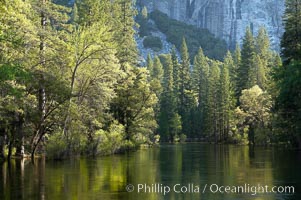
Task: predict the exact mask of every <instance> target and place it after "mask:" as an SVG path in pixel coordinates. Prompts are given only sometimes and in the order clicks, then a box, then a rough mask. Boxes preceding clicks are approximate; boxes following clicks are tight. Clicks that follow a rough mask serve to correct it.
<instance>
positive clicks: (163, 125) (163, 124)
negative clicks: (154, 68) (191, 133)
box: [159, 55, 182, 141]
mask: <svg viewBox="0 0 301 200" xmlns="http://www.w3.org/2000/svg"><path fill="white" fill-rule="evenodd" d="M162 59H164V62H163V63H164V77H163V93H162V96H161V100H160V116H159V133H160V134H161V136H162V138H163V139H164V140H165V141H175V139H176V138H177V137H178V136H179V134H180V133H181V129H182V127H181V126H182V125H181V118H180V116H179V115H178V113H177V104H176V98H175V93H174V91H173V89H174V87H173V64H172V58H171V55H166V56H164V57H163V58H162Z"/></svg>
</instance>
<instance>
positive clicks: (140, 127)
mask: <svg viewBox="0 0 301 200" xmlns="http://www.w3.org/2000/svg"><path fill="white" fill-rule="evenodd" d="M129 72H130V74H129V75H128V77H127V79H126V82H124V84H123V85H118V86H117V89H116V93H117V95H118V96H117V97H116V98H114V99H113V102H112V104H111V111H112V113H113V115H114V117H115V119H117V120H118V122H119V123H120V124H122V125H124V127H125V134H126V136H125V139H126V140H127V141H128V145H138V144H141V143H151V138H152V137H153V133H154V131H155V129H156V128H157V123H156V121H155V112H154V107H155V105H156V104H157V101H158V99H157V97H156V95H155V94H154V92H152V90H151V87H150V84H149V83H148V81H147V78H148V77H147V76H148V75H147V71H146V69H143V68H135V67H133V68H132V69H131V71H129Z"/></svg>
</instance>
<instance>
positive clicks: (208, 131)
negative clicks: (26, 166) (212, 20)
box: [0, 0, 301, 159]
mask: <svg viewBox="0 0 301 200" xmlns="http://www.w3.org/2000/svg"><path fill="white" fill-rule="evenodd" d="M0 1H1V4H0V157H1V159H10V158H11V157H30V156H31V157H32V158H34V157H35V156H36V155H42V154H45V155H46V156H47V157H48V158H52V159H63V158H67V157H70V156H75V155H89V156H95V155H107V154H114V153H119V152H123V151H127V150H130V149H137V148H139V147H140V146H141V145H142V146H152V145H155V144H159V143H160V142H170V143H177V142H185V141H186V142H191V141H202V142H210V143H215V144H219V143H233V144H245V145H246V144H250V145H265V146H266V145H285V146H287V147H290V148H295V147H298V146H299V147H301V101H300V98H301V87H300V85H301V35H300V34H301V21H300V18H301V1H292V0H287V1H286V11H285V15H284V25H285V32H284V35H283V38H282V41H281V44H280V45H281V52H279V53H277V52H275V51H273V50H271V46H270V41H269V36H268V33H267V31H266V30H265V28H264V27H262V28H260V30H259V31H258V32H256V33H254V31H253V30H251V28H249V27H248V28H247V29H246V32H245V36H244V38H243V41H242V45H239V44H237V45H236V48H235V50H233V51H228V52H227V53H226V55H225V56H224V58H222V59H221V58H220V55H221V53H220V52H219V54H218V55H215V56H214V55H212V52H210V53H209V55H208V54H207V53H208V48H207V47H206V49H205V50H204V49H203V48H204V47H202V46H201V43H200V46H199V47H198V49H195V47H192V46H190V45H189V44H191V43H194V44H195V42H193V41H190V40H189V39H190V38H185V37H184V36H185V35H184V33H180V34H183V35H180V37H179V36H177V37H176V38H177V41H176V46H175V47H174V48H173V49H172V50H171V52H170V53H169V54H164V55H157V56H154V57H151V56H150V55H149V56H148V58H147V62H146V64H145V66H141V63H139V53H138V50H137V47H136V42H135V34H136V33H137V30H138V29H139V25H138V24H137V23H136V21H135V18H136V16H139V15H141V12H142V10H143V9H142V10H141V11H140V9H137V8H136V7H135V5H134V2H133V1H132V0H114V1H111V0H101V1H94V0H76V1H75V3H74V5H70V4H68V5H63V4H62V3H61V2H52V1H50V0H30V1H23V0H0ZM144 10H145V9H144ZM156 16H157V17H158V18H159V17H160V16H159V15H156ZM144 17H145V20H147V19H148V18H149V17H153V18H154V16H149V15H147V13H146V14H145V13H144ZM158 20H159V19H158ZM163 20H164V19H163ZM161 21H162V19H161ZM162 23H164V21H162ZM170 23H173V24H175V25H176V24H177V23H176V22H170ZM140 26H141V25H140ZM174 38H175V37H173V39H174ZM194 39H195V38H194ZM195 40H196V39H195ZM205 43H206V42H205ZM217 44H218V45H221V47H224V43H222V42H221V41H217ZM190 49H192V50H190ZM209 49H210V48H209ZM217 49H218V48H217ZM178 52H179V54H180V56H179V55H178ZM192 53H193V54H195V55H191V54H192ZM214 58H216V60H215V59H214Z"/></svg>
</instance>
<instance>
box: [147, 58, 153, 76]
mask: <svg viewBox="0 0 301 200" xmlns="http://www.w3.org/2000/svg"><path fill="white" fill-rule="evenodd" d="M153 67H154V62H153V59H152V57H151V55H150V54H148V55H147V59H146V68H147V69H148V71H149V73H150V74H152V73H153Z"/></svg>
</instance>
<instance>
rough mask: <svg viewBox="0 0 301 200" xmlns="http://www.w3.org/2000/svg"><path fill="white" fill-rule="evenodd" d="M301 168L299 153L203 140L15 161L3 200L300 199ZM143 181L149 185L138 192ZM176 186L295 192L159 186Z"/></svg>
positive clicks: (0, 186) (5, 177)
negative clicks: (280, 190) (270, 189)
mask: <svg viewBox="0 0 301 200" xmlns="http://www.w3.org/2000/svg"><path fill="white" fill-rule="evenodd" d="M300 166H301V152H300V151H287V150H283V149H277V148H258V147H255V148H254V147H252V146H250V147H249V146H232V145H207V144H198V143H195V144H179V145H168V144H166V145H162V146H161V147H160V148H152V149H143V150H139V151H137V152H129V153H125V154H123V155H114V156H108V157H100V158H77V159H71V160H65V161H59V162H57V161H45V159H43V158H40V159H37V160H36V161H35V162H34V164H32V163H31V161H30V160H11V162H10V163H8V162H5V163H3V164H2V166H1V174H0V199H4V200H9V199H13V200H22V199H24V200H30V199H42V200H43V199H66V200H69V199H80V200H85V199H87V200H91V199H92V200H93V199H99V200H100V199H101V200H111V199H113V200H114V199H122V200H123V199H133V200H136V199H147V200H148V199H149V200H152V199H153V200H155V199H175V200H177V199H216V200H230V199H231V200H232V199H233V200H234V199H235V200H237V199H244V200H249V199H250V200H251V199H252V200H254V199H256V200H274V199H290V200H299V199H301V196H300V192H299V191H300V187H301V171H300ZM127 184H133V185H134V187H135V191H134V192H130V193H128V192H126V189H125V188H126V185H127ZM138 184H143V185H144V187H145V186H148V187H147V188H143V189H141V190H140V193H138V192H137V185H138ZM156 184H157V185H156ZM161 184H162V185H161ZM177 184H180V186H179V187H178V188H177V189H180V187H183V186H184V187H187V188H189V187H190V188H193V186H199V187H200V190H201V189H202V188H203V186H204V185H205V184H208V185H210V184H217V185H220V186H222V185H229V186H240V185H244V184H249V185H250V186H252V185H258V184H261V185H268V186H274V185H276V186H280V185H281V186H286V185H292V186H294V187H295V192H296V194H295V195H289V194H286V195H285V194H257V195H251V194H218V193H215V194H213V193H211V192H209V189H208V191H206V192H205V193H204V194H203V193H202V191H200V192H191V191H190V192H186V193H176V192H173V191H171V192H170V193H168V194H166V195H165V196H164V195H163V194H162V191H161V192H160V190H159V191H158V187H157V190H156V189H155V187H156V186H158V185H159V186H162V187H163V186H169V187H170V188H171V190H173V186H174V185H177ZM192 185H193V186H192ZM151 190H152V191H151Z"/></svg>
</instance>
